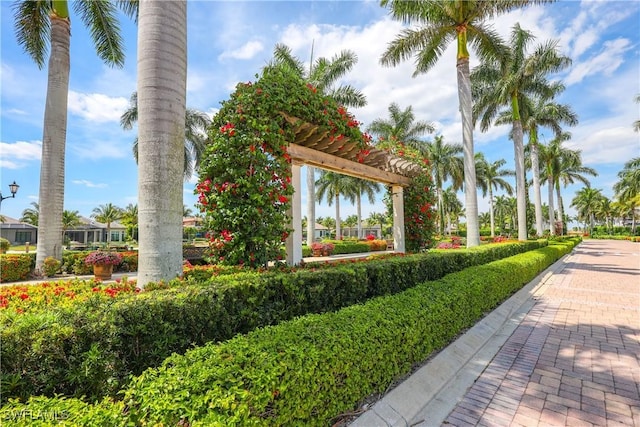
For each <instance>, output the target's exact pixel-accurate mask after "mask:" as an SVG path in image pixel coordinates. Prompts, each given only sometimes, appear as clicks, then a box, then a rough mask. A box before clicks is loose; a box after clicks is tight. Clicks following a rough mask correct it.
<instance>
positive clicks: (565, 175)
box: [555, 150, 598, 234]
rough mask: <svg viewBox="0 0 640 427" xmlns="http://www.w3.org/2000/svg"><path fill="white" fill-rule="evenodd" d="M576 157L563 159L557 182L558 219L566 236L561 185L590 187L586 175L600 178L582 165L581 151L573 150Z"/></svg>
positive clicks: (562, 232)
mask: <svg viewBox="0 0 640 427" xmlns="http://www.w3.org/2000/svg"><path fill="white" fill-rule="evenodd" d="M573 151H574V152H575V155H569V156H567V157H563V158H562V159H561V161H560V169H559V171H558V175H557V177H556V181H555V188H556V199H557V200H558V217H559V218H560V232H561V234H564V203H563V200H562V194H561V191H560V184H562V186H563V187H566V186H567V185H570V184H574V183H575V182H576V181H580V182H581V183H583V184H584V185H590V182H589V180H588V179H587V178H586V176H585V175H591V176H598V172H597V171H596V170H595V169H593V168H590V167H588V166H583V165H582V152H581V150H573Z"/></svg>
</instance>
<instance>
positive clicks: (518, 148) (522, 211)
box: [511, 94, 527, 241]
mask: <svg viewBox="0 0 640 427" xmlns="http://www.w3.org/2000/svg"><path fill="white" fill-rule="evenodd" d="M511 109H512V112H513V151H514V154H515V164H516V203H517V212H518V240H520V241H524V240H527V197H526V195H525V191H527V190H526V187H525V175H524V144H523V142H522V138H523V137H522V121H520V107H518V97H517V94H514V95H513V96H512V97H511Z"/></svg>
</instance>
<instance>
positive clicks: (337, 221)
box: [336, 193, 342, 239]
mask: <svg viewBox="0 0 640 427" xmlns="http://www.w3.org/2000/svg"><path fill="white" fill-rule="evenodd" d="M340 236H342V229H341V227H340V193H336V239H340Z"/></svg>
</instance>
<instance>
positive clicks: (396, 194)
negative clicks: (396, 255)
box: [391, 185, 405, 253]
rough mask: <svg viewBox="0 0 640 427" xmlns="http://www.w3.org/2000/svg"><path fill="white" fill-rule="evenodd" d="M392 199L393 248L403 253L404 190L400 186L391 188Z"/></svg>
mask: <svg viewBox="0 0 640 427" xmlns="http://www.w3.org/2000/svg"><path fill="white" fill-rule="evenodd" d="M391 194H392V199H393V247H394V249H395V251H396V252H400V253H405V248H404V189H403V188H402V186H400V185H393V186H392V187H391Z"/></svg>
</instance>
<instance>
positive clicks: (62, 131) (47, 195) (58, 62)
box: [36, 15, 71, 271]
mask: <svg viewBox="0 0 640 427" xmlns="http://www.w3.org/2000/svg"><path fill="white" fill-rule="evenodd" d="M50 19H51V55H50V56H49V68H48V76H47V78H48V80H47V98H46V103H45V108H44V126H43V136H42V162H41V166H40V190H39V196H38V197H39V200H38V203H39V205H40V213H39V217H38V246H37V249H36V271H40V270H41V268H42V265H43V263H44V260H45V258H47V257H53V258H55V259H57V260H62V238H61V236H62V213H63V211H64V157H65V145H66V138H67V96H68V93H69V69H70V58H69V46H70V43H71V28H70V27H71V23H70V22H69V19H68V18H60V17H58V16H55V15H51V17H50Z"/></svg>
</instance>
